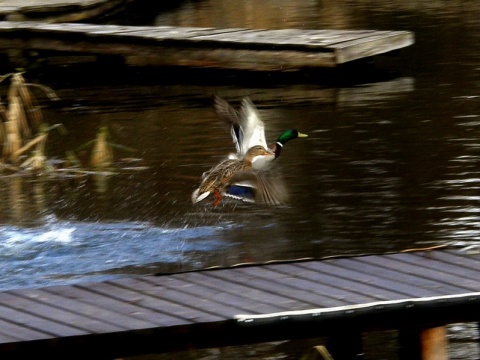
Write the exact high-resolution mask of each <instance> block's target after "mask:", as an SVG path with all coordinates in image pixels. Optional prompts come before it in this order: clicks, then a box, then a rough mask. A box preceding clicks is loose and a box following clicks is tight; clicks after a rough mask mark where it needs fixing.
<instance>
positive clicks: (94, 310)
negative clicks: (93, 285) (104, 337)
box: [17, 289, 145, 331]
mask: <svg viewBox="0 0 480 360" xmlns="http://www.w3.org/2000/svg"><path fill="white" fill-rule="evenodd" d="M17 293H21V295H22V296H24V297H28V298H35V299H36V301H38V302H41V303H43V304H50V305H52V306H54V307H55V308H59V309H62V310H65V311H70V312H72V313H75V314H80V315H87V316H89V317H91V318H94V319H98V320H101V321H102V322H105V323H108V324H111V325H113V326H114V327H116V328H118V330H119V331H120V330H131V329H132V325H133V324H134V323H135V319H134V318H132V317H130V316H125V315H124V314H120V313H118V312H114V311H111V310H110V309H106V308H101V307H98V306H95V305H92V304H88V303H85V302H82V301H78V300H76V299H72V298H68V297H65V296H61V295H56V294H54V293H50V292H48V291H45V290H44V289H32V290H30V289H22V290H18V291H17ZM144 325H145V324H142V326H144Z"/></svg>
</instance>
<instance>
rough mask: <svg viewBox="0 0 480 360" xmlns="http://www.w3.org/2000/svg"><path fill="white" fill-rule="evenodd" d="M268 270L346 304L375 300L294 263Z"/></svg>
mask: <svg viewBox="0 0 480 360" xmlns="http://www.w3.org/2000/svg"><path fill="white" fill-rule="evenodd" d="M269 270H271V271H274V272H277V273H279V274H281V276H288V277H289V279H291V282H292V286H294V287H295V286H297V287H301V288H303V289H306V290H308V291H312V292H314V293H320V294H327V295H328V296H330V297H332V298H334V299H337V300H340V301H342V302H346V304H345V305H347V304H354V303H358V302H360V303H362V302H371V301H375V300H376V298H375V297H372V296H370V295H363V294H358V293H355V292H353V294H354V295H355V296H352V291H351V289H345V288H343V287H337V286H336V284H335V283H334V282H331V281H329V280H330V279H329V278H324V277H319V276H318V274H317V273H315V272H312V271H310V270H308V269H305V268H302V267H300V266H296V265H295V264H276V265H275V266H272V267H270V268H269Z"/></svg>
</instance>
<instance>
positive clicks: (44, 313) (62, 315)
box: [0, 291, 124, 333]
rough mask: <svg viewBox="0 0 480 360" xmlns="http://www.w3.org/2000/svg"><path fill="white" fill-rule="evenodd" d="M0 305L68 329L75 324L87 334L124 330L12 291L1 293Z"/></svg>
mask: <svg viewBox="0 0 480 360" xmlns="http://www.w3.org/2000/svg"><path fill="white" fill-rule="evenodd" d="M0 305H3V306H8V307H11V308H12V309H16V310H18V311H24V310H25V309H28V311H29V314H31V315H33V316H37V317H39V318H44V319H48V320H50V321H52V322H57V323H59V324H63V325H65V326H66V327H69V326H71V325H72V324H75V328H78V329H80V330H82V331H85V333H97V332H112V331H119V330H124V329H120V328H119V327H117V326H114V325H111V324H109V323H106V322H102V321H99V320H97V319H94V318H91V317H89V316H85V315H84V314H82V315H80V314H78V313H75V312H71V311H66V310H63V309H61V308H58V307H54V306H51V305H49V304H44V303H42V302H38V301H36V300H35V299H30V298H25V297H23V296H22V295H21V293H20V292H15V291H11V292H2V293H0Z"/></svg>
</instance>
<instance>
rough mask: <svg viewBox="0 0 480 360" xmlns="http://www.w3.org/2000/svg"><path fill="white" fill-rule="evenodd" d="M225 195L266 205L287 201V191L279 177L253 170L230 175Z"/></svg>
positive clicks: (280, 203) (282, 203)
mask: <svg viewBox="0 0 480 360" xmlns="http://www.w3.org/2000/svg"><path fill="white" fill-rule="evenodd" d="M225 196H230V197H233V198H236V199H240V200H243V201H248V202H255V203H258V204H266V205H284V204H286V203H287V202H288V192H287V189H286V187H285V184H284V182H283V181H282V180H281V178H277V177H275V178H273V177H272V176H269V174H267V173H264V172H254V171H239V172H237V173H236V174H235V175H234V176H232V178H231V179H230V181H229V186H228V188H227V189H226V191H225Z"/></svg>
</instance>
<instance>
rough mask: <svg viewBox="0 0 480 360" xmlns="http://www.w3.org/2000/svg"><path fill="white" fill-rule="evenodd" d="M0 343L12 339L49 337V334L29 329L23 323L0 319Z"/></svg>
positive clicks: (29, 339) (11, 340)
mask: <svg viewBox="0 0 480 360" xmlns="http://www.w3.org/2000/svg"><path fill="white" fill-rule="evenodd" d="M0 333H1V334H0V343H10V342H14V341H22V340H24V341H32V340H40V339H46V338H50V337H51V335H50V334H45V333H43V332H40V331H37V330H34V329H31V328H29V327H26V326H24V325H21V324H18V323H15V322H12V321H8V320H3V319H0Z"/></svg>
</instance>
